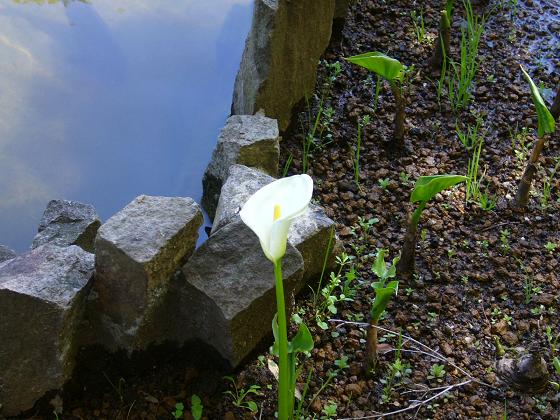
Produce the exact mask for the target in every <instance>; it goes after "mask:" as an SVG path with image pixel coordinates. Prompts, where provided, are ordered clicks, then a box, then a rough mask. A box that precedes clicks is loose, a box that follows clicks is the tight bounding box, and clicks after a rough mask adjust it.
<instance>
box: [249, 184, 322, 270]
mask: <svg viewBox="0 0 560 420" xmlns="http://www.w3.org/2000/svg"><path fill="white" fill-rule="evenodd" d="M312 194H313V180H312V179H311V177H310V176H309V175H294V176H290V177H287V178H282V179H278V180H276V181H274V182H271V183H270V184H268V185H265V186H264V187H262V188H261V189H260V190H258V191H257V192H256V193H255V194H253V195H252V196H251V197H250V198H249V200H247V202H246V203H245V205H244V206H243V208H242V209H241V211H240V212H239V215H240V216H241V220H243V222H244V223H245V224H246V225H247V226H249V227H250V228H251V230H252V231H253V232H255V234H256V235H257V236H258V237H259V241H260V243H261V247H262V249H263V251H264V254H265V255H266V257H267V258H268V259H269V260H270V261H272V262H273V263H274V264H276V263H277V262H278V261H279V260H280V259H281V258H282V257H283V256H284V254H285V253H286V242H287V240H288V230H289V229H290V225H291V224H292V221H293V220H294V219H295V218H296V217H298V216H301V215H302V214H304V213H305V212H306V211H307V207H308V206H309V202H310V201H311V196H312Z"/></svg>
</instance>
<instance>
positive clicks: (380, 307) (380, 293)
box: [371, 280, 399, 322]
mask: <svg viewBox="0 0 560 420" xmlns="http://www.w3.org/2000/svg"><path fill="white" fill-rule="evenodd" d="M398 283H399V282H398V281H396V280H395V281H392V282H390V283H389V284H388V285H387V287H385V288H383V289H377V290H376V291H375V300H374V301H373V305H372V306H371V319H372V321H374V322H377V321H379V318H380V317H381V314H382V313H383V311H384V310H385V308H386V307H387V304H388V303H389V301H390V300H391V296H393V294H394V293H396V292H397V288H398Z"/></svg>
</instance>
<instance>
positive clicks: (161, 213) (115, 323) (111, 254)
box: [86, 195, 203, 353]
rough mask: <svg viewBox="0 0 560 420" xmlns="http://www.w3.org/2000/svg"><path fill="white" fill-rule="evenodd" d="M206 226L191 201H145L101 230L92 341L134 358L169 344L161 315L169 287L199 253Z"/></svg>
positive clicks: (144, 198)
mask: <svg viewBox="0 0 560 420" xmlns="http://www.w3.org/2000/svg"><path fill="white" fill-rule="evenodd" d="M202 222H203V218H202V213H201V211H200V207H199V206H198V204H197V203H196V202H195V201H194V200H192V199H191V198H182V197H152V196H145V195H142V196H140V197H137V198H136V199H134V200H133V201H132V202H131V203H130V204H128V205H127V206H126V207H125V208H124V209H122V210H121V211H120V212H118V213H117V214H115V215H114V216H112V217H111V218H110V219H109V220H107V222H106V223H104V224H103V225H102V226H101V227H100V228H99V231H98V233H97V239H96V241H95V254H96V262H95V269H96V276H95V285H94V288H93V291H94V292H95V293H93V294H92V295H93V296H92V299H91V305H90V308H89V310H88V312H89V313H88V319H89V321H90V323H91V325H92V334H93V338H92V339H91V340H92V341H94V342H97V343H99V344H101V345H103V346H104V347H105V348H107V349H108V350H111V351H114V350H117V349H125V350H127V351H128V352H129V353H131V352H132V351H134V350H143V349H145V348H147V347H148V346H149V345H150V344H152V343H158V342H162V341H164V340H166V339H167V337H166V336H165V325H161V322H162V321H161V316H162V315H161V311H165V310H166V309H165V303H164V302H165V298H166V294H167V292H168V288H169V282H170V279H171V278H172V276H173V274H174V273H175V271H177V270H178V269H180V267H181V266H182V265H183V264H184V263H185V261H186V260H187V258H188V257H189V256H190V255H191V254H192V252H193V251H194V249H195V246H196V242H197V239H198V229H199V227H200V226H201V225H202ZM86 341H87V339H86Z"/></svg>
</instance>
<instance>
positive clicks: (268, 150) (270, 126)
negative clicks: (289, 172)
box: [202, 115, 280, 218]
mask: <svg viewBox="0 0 560 420" xmlns="http://www.w3.org/2000/svg"><path fill="white" fill-rule="evenodd" d="M279 141H280V137H279V135H278V124H277V122H276V120H273V119H270V118H267V117H264V116H262V115H233V116H231V117H229V118H228V120H227V122H226V125H225V126H224V128H222V131H221V132H220V136H219V138H218V144H217V145H216V147H215V149H214V151H213V153H212V159H211V160H210V163H209V164H208V167H207V168H206V172H205V173H204V178H203V180H202V185H203V188H204V194H203V197H202V205H203V207H204V209H205V210H206V211H207V212H208V215H209V216H210V218H214V212H215V210H216V205H217V203H218V197H219V195H220V189H221V188H222V185H223V183H224V182H225V181H226V179H227V177H228V172H229V167H230V166H231V165H233V164H235V163H239V164H241V165H246V166H250V167H254V168H258V169H260V170H261V171H262V172H265V173H267V174H269V175H273V176H276V174H277V172H278V158H279V154H280V148H279V147H280V146H279Z"/></svg>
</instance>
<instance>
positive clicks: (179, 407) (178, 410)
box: [171, 402, 185, 419]
mask: <svg viewBox="0 0 560 420" xmlns="http://www.w3.org/2000/svg"><path fill="white" fill-rule="evenodd" d="M184 410H185V405H184V404H183V403H181V402H179V403H177V404H175V411H173V412H172V413H171V414H172V415H173V418H175V419H182V418H183V411H184Z"/></svg>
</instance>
